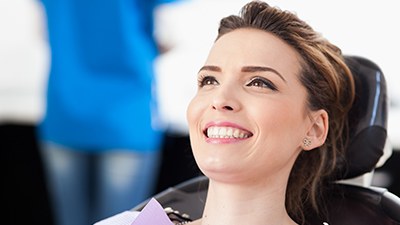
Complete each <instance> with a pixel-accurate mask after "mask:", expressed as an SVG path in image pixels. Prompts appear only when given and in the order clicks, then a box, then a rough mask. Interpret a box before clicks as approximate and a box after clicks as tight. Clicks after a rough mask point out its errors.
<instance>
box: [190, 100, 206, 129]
mask: <svg viewBox="0 0 400 225" xmlns="http://www.w3.org/2000/svg"><path fill="white" fill-rule="evenodd" d="M201 108H202V106H201V101H199V99H198V98H197V97H194V98H193V99H192V100H191V101H190V103H189V105H188V108H187V110H186V119H187V122H188V125H189V128H190V129H191V128H192V127H194V125H195V124H196V121H198V120H199V118H200V114H201V113H200V112H201Z"/></svg>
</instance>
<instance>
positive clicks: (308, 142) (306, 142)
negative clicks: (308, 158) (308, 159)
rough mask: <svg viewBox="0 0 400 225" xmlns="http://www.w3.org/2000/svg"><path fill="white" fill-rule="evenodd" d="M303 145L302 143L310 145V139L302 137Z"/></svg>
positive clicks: (306, 145)
mask: <svg viewBox="0 0 400 225" xmlns="http://www.w3.org/2000/svg"><path fill="white" fill-rule="evenodd" d="M303 145H304V146H305V147H310V145H311V140H310V139H308V138H304V139H303Z"/></svg>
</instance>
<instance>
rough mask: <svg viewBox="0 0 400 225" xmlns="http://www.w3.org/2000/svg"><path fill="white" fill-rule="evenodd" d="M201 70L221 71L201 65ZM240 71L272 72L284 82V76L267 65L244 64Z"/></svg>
mask: <svg viewBox="0 0 400 225" xmlns="http://www.w3.org/2000/svg"><path fill="white" fill-rule="evenodd" d="M202 70H209V71H213V72H221V71H222V70H221V68H220V67H218V66H211V65H210V66H203V67H201V68H200V70H199V72H200V71H202ZM241 71H242V72H245V73H254V72H260V71H261V72H272V73H274V74H276V75H278V76H279V77H280V78H281V79H282V80H283V81H285V82H286V80H285V78H284V77H283V76H282V75H281V74H280V73H279V72H278V71H276V70H274V69H273V68H271V67H267V66H245V67H242V69H241Z"/></svg>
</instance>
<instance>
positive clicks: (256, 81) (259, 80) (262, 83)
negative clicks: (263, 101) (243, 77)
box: [246, 77, 278, 91]
mask: <svg viewBox="0 0 400 225" xmlns="http://www.w3.org/2000/svg"><path fill="white" fill-rule="evenodd" d="M246 86H248V87H251V86H254V87H259V88H268V89H271V90H273V91H277V90H278V88H276V86H275V84H274V83H272V82H271V81H270V80H268V79H266V78H264V77H254V78H252V79H251V80H250V82H249V83H247V84H246Z"/></svg>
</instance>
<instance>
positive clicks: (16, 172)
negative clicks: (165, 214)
mask: <svg viewBox="0 0 400 225" xmlns="http://www.w3.org/2000/svg"><path fill="white" fill-rule="evenodd" d="M35 135H36V134H35V127H34V126H33V125H16V124H4V125H0V151H1V153H2V156H1V158H0V160H1V162H0V165H1V172H2V174H3V175H2V177H4V178H5V180H4V181H2V182H1V183H2V185H1V186H2V188H1V199H0V201H1V203H2V206H3V210H1V224H7V225H27V224H41V225H53V224H54V222H53V217H52V211H51V207H50V204H49V198H48V196H47V189H46V184H45V180H44V176H43V168H42V162H41V158H40V155H39V149H38V143H37V142H36V138H35ZM399 171H400V150H398V151H394V152H393V154H392V156H391V158H389V159H388V161H387V162H386V163H385V164H384V165H383V167H381V168H378V169H377V170H376V173H379V174H385V175H386V176H387V177H389V178H390V179H388V180H387V184H386V185H385V187H386V188H387V189H388V190H389V191H391V192H392V193H394V194H396V195H398V196H400V173H399ZM198 175H200V170H199V169H198V167H197V165H196V164H195V161H194V159H193V155H192V153H191V150H190V143H189V138H188V137H187V136H177V135H173V134H167V135H166V136H165V142H164V148H163V160H162V163H161V165H160V174H159V179H158V183H157V188H156V190H155V193H159V192H161V191H163V190H165V189H167V188H168V187H171V186H174V185H176V184H179V183H180V182H183V181H185V180H188V179H190V178H192V177H195V176H198ZM132 207H134V206H132ZM4 208H5V209H4Z"/></svg>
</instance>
